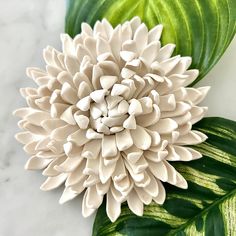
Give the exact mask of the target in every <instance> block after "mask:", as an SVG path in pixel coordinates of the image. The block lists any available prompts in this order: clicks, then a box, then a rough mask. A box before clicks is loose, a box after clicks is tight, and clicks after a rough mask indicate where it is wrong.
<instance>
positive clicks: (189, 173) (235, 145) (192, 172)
mask: <svg viewBox="0 0 236 236" xmlns="http://www.w3.org/2000/svg"><path fill="white" fill-rule="evenodd" d="M194 128H195V129H196V130H199V131H202V132H203V133H205V134H206V135H207V136H208V139H207V141H206V142H204V143H202V144H200V145H197V146H194V148H195V149H196V150H198V151H200V152H201V153H202V154H203V155H204V156H203V158H201V159H199V160H196V161H192V162H185V163H183V162H182V163H181V162H176V163H175V168H176V169H177V170H178V171H179V172H180V173H181V174H182V175H183V176H184V177H185V178H186V179H187V181H188V184H189V188H188V189H187V190H182V189H178V188H176V187H173V186H170V185H166V186H165V187H166V189H167V199H166V201H165V203H164V204H163V206H159V205H157V204H154V203H152V204H151V205H149V206H146V207H145V211H144V216H143V217H138V216H135V215H134V214H132V212H131V211H130V210H129V209H128V207H127V205H126V204H124V205H123V206H122V213H121V216H120V217H119V218H118V220H117V221H116V222H115V223H111V222H110V220H109V219H108V217H107V216H106V209H105V203H104V204H103V205H102V207H101V208H100V209H99V210H98V213H97V216H96V220H95V223H94V229H93V236H104V235H106V236H108V235H109V236H112V235H114V236H118V235H127V236H143V235H148V236H152V235H153V236H154V235H155V236H156V235H158V236H161V235H172V236H173V235H175V236H184V235H186V236H198V235H205V236H224V235H225V236H226V235H236V122H234V121H230V120H226V119H223V118H205V119H203V120H202V121H200V122H199V123H197V124H196V125H195V127H194Z"/></svg>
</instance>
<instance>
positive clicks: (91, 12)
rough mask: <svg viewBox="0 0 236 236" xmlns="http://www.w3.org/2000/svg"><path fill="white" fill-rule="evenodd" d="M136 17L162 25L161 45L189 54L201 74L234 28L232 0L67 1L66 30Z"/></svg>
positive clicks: (73, 31) (72, 31)
mask: <svg viewBox="0 0 236 236" xmlns="http://www.w3.org/2000/svg"><path fill="white" fill-rule="evenodd" d="M136 15H137V16H139V17H140V18H141V19H142V20H143V21H144V22H145V23H146V24H147V26H148V27H149V28H152V27H154V26H155V25H157V24H159V23H161V24H163V25H164V31H163V36H162V39H161V41H162V44H163V45H164V44H167V43H175V44H176V50H175V52H174V53H175V54H180V55H182V56H191V57H192V58H193V63H192V68H196V69H199V71H200V75H199V77H198V78H197V79H196V80H195V81H194V82H193V84H195V83H196V82H197V81H199V80H200V79H202V78H203V77H204V75H206V74H207V72H208V71H209V70H210V69H211V68H212V67H213V66H214V65H215V64H216V62H217V61H218V60H219V59H220V57H221V56H222V54H223V53H224V51H225V50H226V48H227V47H228V45H229V43H230V42H231V40H232V38H233V36H234V35H235V30H236V21H235V19H236V1H235V0H119V1H118V0H69V7H68V11H67V16H66V26H65V31H66V33H68V34H70V35H71V36H72V37H73V36H75V35H76V34H78V33H80V30H81V28H80V26H81V23H82V22H88V23H89V24H91V25H94V23H95V22H96V21H97V20H99V19H102V18H107V19H108V20H109V21H110V22H111V23H112V25H113V26H116V25H118V24H119V23H122V22H124V21H126V20H129V19H131V18H132V17H133V16H136Z"/></svg>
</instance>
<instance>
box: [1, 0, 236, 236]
mask: <svg viewBox="0 0 236 236" xmlns="http://www.w3.org/2000/svg"><path fill="white" fill-rule="evenodd" d="M64 16H65V0H40V1H38V0H7V1H4V0H0V108H1V111H0V153H1V154H0V236H71V235H73V236H76V235H78V236H89V235H91V230H92V223H93V218H94V217H90V218H88V219H84V218H83V217H82V216H81V199H76V200H74V201H72V202H69V203H67V204H65V205H63V206H61V205H59V204H58V202H57V201H58V199H59V197H60V194H61V189H59V190H56V191H52V192H49V193H45V192H42V191H40V190H39V186H40V185H41V183H42V182H43V180H44V177H43V176H41V174H40V173H37V172H29V171H28V172H26V171H24V169H23V166H24V163H25V161H26V160H27V158H28V157H27V155H26V154H25V153H24V152H23V151H22V147H21V145H19V144H18V143H17V142H16V141H15V140H14V138H13V136H14V134H15V133H16V132H17V130H18V128H17V126H16V122H17V119H16V118H14V117H12V115H11V113H12V111H13V110H14V109H16V108H17V107H20V106H23V105H24V101H23V99H22V98H21V97H20V94H19V92H18V89H19V88H20V87H24V86H29V85H31V84H32V81H31V80H30V79H28V78H26V76H25V68H26V67H27V66H43V61H42V56H41V55H42V53H41V52H42V49H43V48H44V47H45V46H47V44H50V45H52V46H54V47H56V48H58V49H60V40H59V34H60V32H63V30H64ZM235 61H236V39H234V41H233V43H232V44H231V46H230V47H229V49H228V50H227V52H226V53H225V55H224V56H223V58H222V59H221V60H220V62H219V63H218V64H217V65H216V66H215V67H214V69H213V70H212V71H211V72H210V73H209V74H208V76H207V78H206V79H205V80H204V81H201V82H200V85H211V86H212V89H211V91H210V93H209V95H208V97H207V99H206V100H205V102H204V104H207V105H208V106H209V112H208V116H224V117H227V118H230V119H234V120H236V108H235V104H236V95H235V91H236V78H235Z"/></svg>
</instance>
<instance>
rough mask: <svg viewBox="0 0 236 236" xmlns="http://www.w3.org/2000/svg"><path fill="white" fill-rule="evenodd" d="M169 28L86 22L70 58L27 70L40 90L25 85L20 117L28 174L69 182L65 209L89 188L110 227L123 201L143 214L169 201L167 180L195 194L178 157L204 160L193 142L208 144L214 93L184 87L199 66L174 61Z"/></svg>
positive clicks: (67, 47)
mask: <svg viewBox="0 0 236 236" xmlns="http://www.w3.org/2000/svg"><path fill="white" fill-rule="evenodd" d="M161 32H162V25H157V26H156V27H155V28H153V29H152V30H150V31H148V29H147V27H146V25H145V24H143V23H141V21H140V19H139V18H138V17H135V18H133V19H132V20H131V21H127V22H125V23H124V24H122V25H118V26H117V27H116V28H115V29H113V28H112V26H111V25H110V24H109V22H108V21H107V20H105V19H104V20H102V21H101V22H100V21H98V22H96V24H95V26H94V29H92V28H91V27H90V26H89V25H88V24H86V23H83V24H82V32H81V34H79V35H77V36H76V37H75V38H74V39H71V38H70V37H69V36H68V35H66V34H65V35H62V36H61V39H62V46H63V50H62V52H59V51H57V50H56V49H54V48H52V47H47V48H46V49H45V50H44V59H45V62H46V71H44V70H41V69H38V68H29V69H27V75H28V76H29V77H31V78H32V79H33V80H34V81H35V82H36V84H37V85H38V88H23V89H21V94H22V95H23V97H25V99H26V101H27V104H28V107H25V108H21V109H18V110H17V111H16V112H15V114H16V115H17V116H19V117H20V118H21V119H22V120H21V121H20V122H19V126H20V128H22V129H24V130H25V131H24V132H21V133H18V134H17V135H16V138H17V140H19V141H20V142H21V143H23V144H24V145H25V146H24V150H25V151H26V152H27V153H28V154H29V155H30V156H31V157H30V159H29V160H28V162H27V163H26V166H25V168H26V169H33V170H39V169H43V175H44V176H47V179H46V181H45V182H44V183H43V184H42V186H41V189H42V190H45V191H47V190H51V189H55V188H57V187H58V186H60V185H62V184H64V185H65V190H64V192H63V194H62V197H61V199H60V203H64V202H66V201H68V200H71V199H73V198H75V197H76V196H77V195H79V194H81V193H82V192H84V197H83V207H82V209H83V210H82V211H83V215H84V216H85V217H86V216H89V215H91V214H92V213H93V212H94V211H95V210H96V209H97V208H98V207H99V206H100V205H101V203H102V201H103V198H104V197H106V200H107V201H106V204H107V205H106V207H107V208H106V209H107V214H108V216H109V218H110V219H111V220H112V221H115V220H116V219H117V218H118V216H119V215H120V207H121V203H122V202H124V201H127V203H128V206H129V208H130V209H131V211H133V212H134V213H135V214H137V215H142V214H143V205H144V204H150V203H151V201H152V200H153V201H155V202H156V203H158V204H162V203H163V202H164V200H165V189H164V187H163V185H162V182H167V183H170V184H172V185H175V186H177V187H180V188H184V189H185V188H187V182H186V180H185V179H184V178H183V176H181V174H180V173H178V172H177V171H176V170H175V168H174V167H173V166H172V165H171V164H170V163H171V162H172V161H191V160H194V159H198V158H200V157H201V154H200V153H199V152H198V151H196V150H194V149H192V148H189V147H188V146H186V145H194V144H198V143H201V142H203V141H204V140H205V139H206V136H205V135H204V134H203V133H201V132H199V131H194V130H192V124H194V123H195V122H197V121H199V120H200V119H201V118H202V117H203V115H204V113H205V111H206V110H207V109H206V108H205V107H199V106H197V104H199V103H200V102H201V101H202V100H203V98H204V97H205V95H206V94H207V91H208V89H209V88H208V87H201V88H188V87H186V86H187V85H189V84H190V83H191V82H193V81H194V80H195V79H196V77H197V76H198V70H187V69H188V67H189V66H190V64H191V58H190V57H180V56H179V55H178V56H173V57H171V55H172V53H173V50H174V48H175V45H173V44H167V45H165V46H163V47H161V44H160V41H159V39H160V36H161Z"/></svg>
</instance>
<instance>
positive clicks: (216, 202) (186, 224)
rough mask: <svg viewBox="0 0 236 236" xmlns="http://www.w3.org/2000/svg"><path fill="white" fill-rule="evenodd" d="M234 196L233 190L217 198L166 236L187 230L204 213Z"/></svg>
mask: <svg viewBox="0 0 236 236" xmlns="http://www.w3.org/2000/svg"><path fill="white" fill-rule="evenodd" d="M234 194H236V189H233V190H232V191H230V192H228V193H227V194H225V195H222V197H219V198H218V199H217V200H216V201H214V202H213V203H212V204H210V205H209V206H208V207H206V208H204V209H203V210H202V211H200V213H198V214H197V215H195V216H194V217H192V218H191V219H190V220H188V221H187V222H186V223H184V224H183V225H181V226H180V227H178V228H176V229H174V230H172V231H170V232H169V233H168V234H167V235H166V236H174V235H175V234H176V233H178V232H180V231H182V230H184V229H185V228H187V227H188V226H189V225H191V224H192V223H193V222H194V221H195V220H196V219H197V218H198V217H200V216H203V215H204V214H205V213H207V212H208V211H210V210H211V209H212V208H213V207H215V206H216V205H219V204H220V203H222V202H224V201H225V200H226V199H227V198H229V197H230V196H233V195H234Z"/></svg>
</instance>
